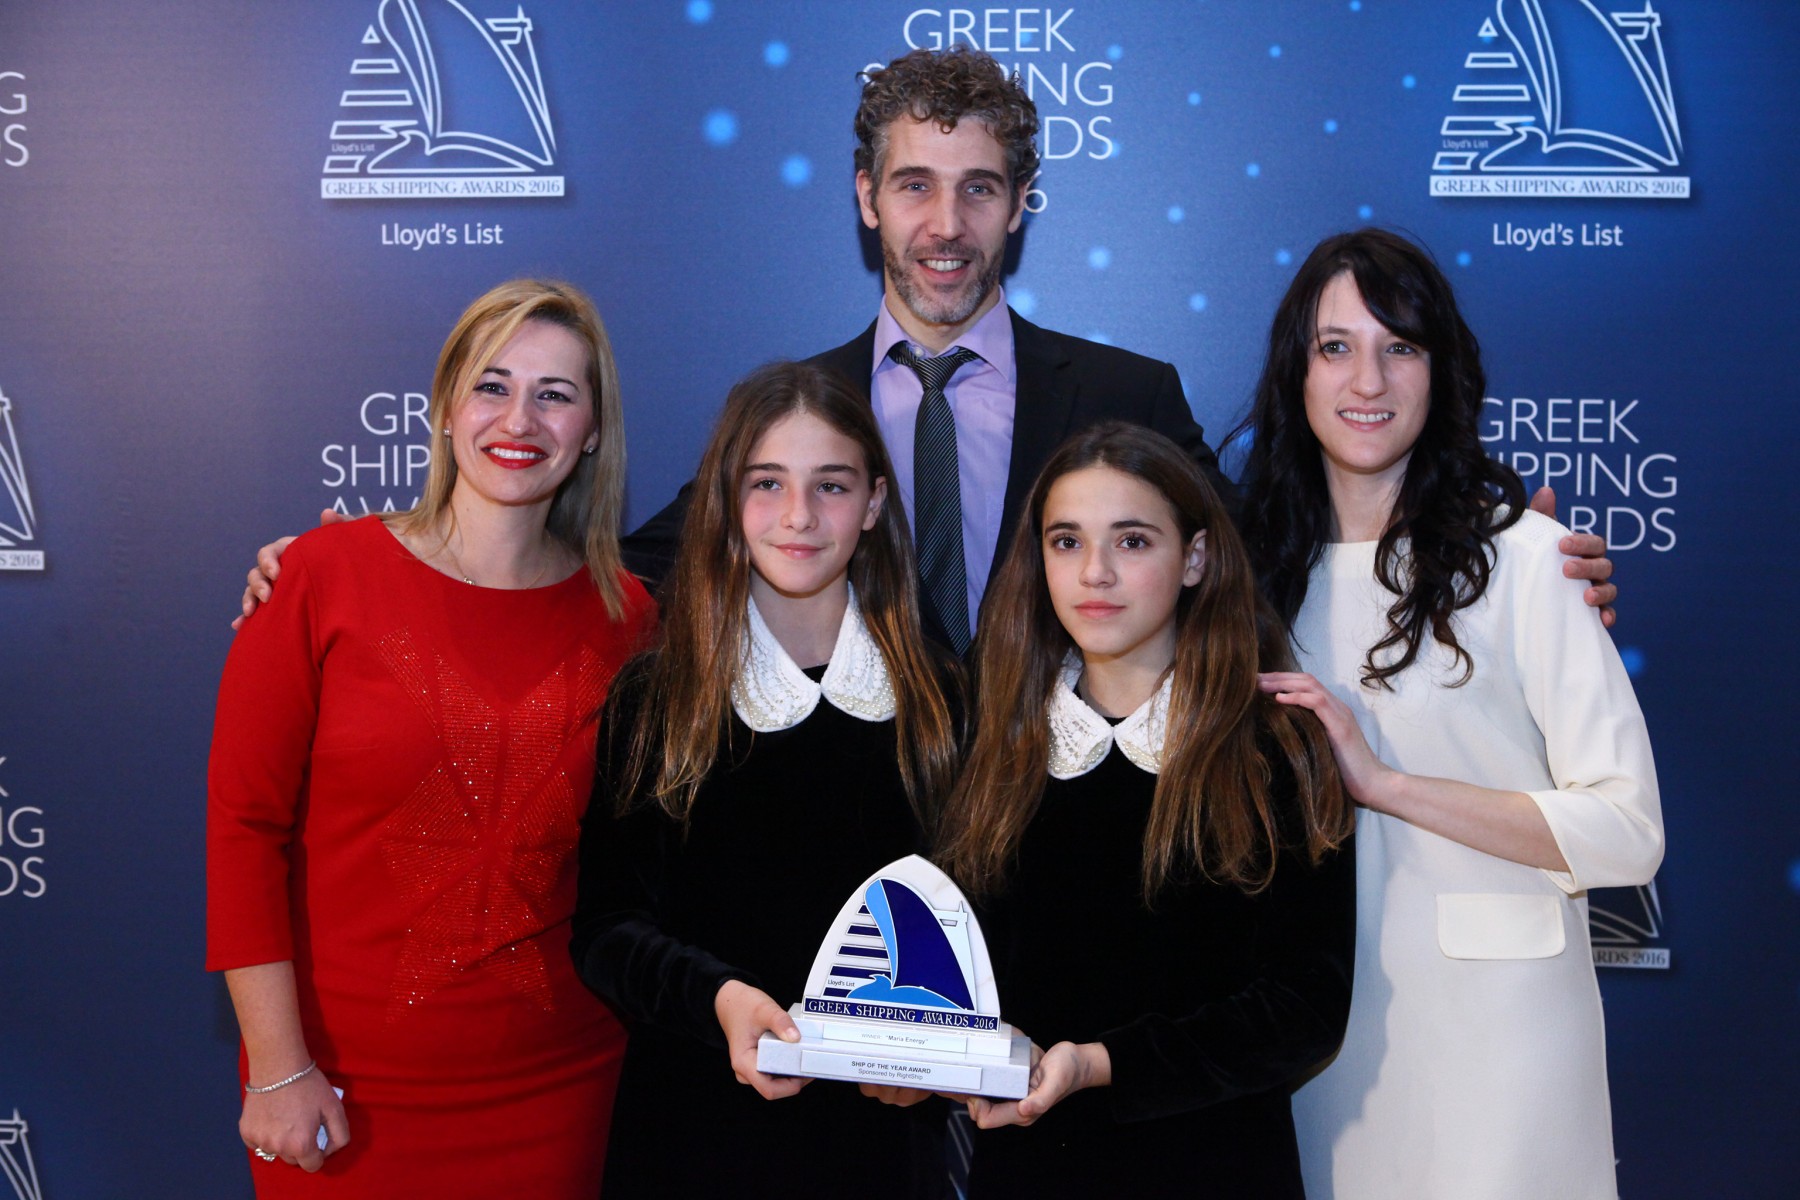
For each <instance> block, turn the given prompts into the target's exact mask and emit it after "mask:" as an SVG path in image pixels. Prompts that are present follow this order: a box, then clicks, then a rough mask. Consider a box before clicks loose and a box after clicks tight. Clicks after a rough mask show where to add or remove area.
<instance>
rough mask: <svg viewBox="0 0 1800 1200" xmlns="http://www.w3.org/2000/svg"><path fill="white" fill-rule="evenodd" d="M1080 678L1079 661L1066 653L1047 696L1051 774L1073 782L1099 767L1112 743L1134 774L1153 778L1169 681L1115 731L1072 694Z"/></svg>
mask: <svg viewBox="0 0 1800 1200" xmlns="http://www.w3.org/2000/svg"><path fill="white" fill-rule="evenodd" d="M1080 678H1081V656H1080V655H1079V654H1074V653H1071V654H1070V655H1069V657H1068V658H1067V659H1065V660H1064V661H1063V665H1062V671H1061V672H1060V673H1059V675H1058V677H1057V681H1056V687H1055V688H1054V689H1053V690H1052V691H1051V693H1050V713H1049V716H1050V774H1051V776H1052V777H1053V778H1056V779H1074V778H1075V777H1076V776H1078V775H1086V774H1087V773H1088V772H1089V771H1091V770H1093V769H1094V768H1095V767H1097V766H1099V765H1100V761H1101V760H1102V759H1104V758H1105V757H1106V752H1107V751H1108V750H1110V749H1111V748H1112V746H1113V744H1114V743H1117V744H1118V747H1119V749H1120V750H1121V751H1122V752H1123V753H1124V755H1125V757H1126V758H1128V759H1130V760H1131V763H1132V765H1133V766H1135V767H1137V768H1138V769H1139V770H1143V771H1148V772H1150V774H1152V775H1155V774H1157V773H1158V771H1159V770H1160V768H1161V767H1162V752H1163V738H1164V737H1165V736H1166V734H1167V732H1168V724H1169V693H1170V692H1171V690H1172V689H1173V687H1174V678H1175V677H1174V675H1173V674H1169V675H1165V676H1163V681H1162V683H1161V684H1159V685H1158V686H1157V689H1156V691H1154V692H1152V693H1151V695H1150V698H1149V699H1148V700H1146V701H1144V702H1143V703H1142V704H1140V705H1138V707H1137V710H1136V711H1135V712H1133V713H1132V714H1131V715H1130V716H1128V717H1126V718H1125V719H1124V720H1123V721H1120V722H1119V723H1118V724H1117V725H1114V724H1113V723H1112V722H1110V721H1108V720H1107V719H1106V718H1105V717H1103V716H1101V715H1100V714H1099V713H1097V712H1095V711H1094V710H1093V709H1092V708H1090V707H1089V706H1088V703H1087V701H1085V700H1083V699H1082V698H1081V697H1080V696H1078V695H1076V694H1075V684H1076V682H1077V681H1078V680H1080Z"/></svg>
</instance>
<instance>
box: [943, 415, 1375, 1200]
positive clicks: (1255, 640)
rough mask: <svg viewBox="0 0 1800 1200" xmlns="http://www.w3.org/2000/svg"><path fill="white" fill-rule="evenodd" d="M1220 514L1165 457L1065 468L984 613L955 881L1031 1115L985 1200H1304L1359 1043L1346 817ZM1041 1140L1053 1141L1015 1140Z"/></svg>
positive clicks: (1129, 452)
mask: <svg viewBox="0 0 1800 1200" xmlns="http://www.w3.org/2000/svg"><path fill="white" fill-rule="evenodd" d="M1287 662H1288V650H1287V643H1286V638H1285V635H1284V633H1283V631H1282V629H1281V627H1280V625H1279V622H1277V621H1276V620H1274V618H1273V617H1272V616H1271V615H1270V613H1269V611H1268V609H1267V608H1266V607H1265V606H1263V605H1262V604H1261V603H1260V602H1259V600H1258V599H1257V594H1256V590H1255V583H1254V580H1253V578H1252V576H1251V573H1250V566H1249V563H1248V560H1247V558H1246V556H1245V553H1244V549H1243V546H1242V544H1241V543H1240V542H1239V541H1238V538H1237V534H1236V533H1235V531H1234V530H1233V529H1232V526H1231V522H1230V520H1229V519H1228V518H1227V516H1226V514H1225V512H1224V509H1223V508H1222V507H1221V505H1220V504H1219V501H1218V498H1217V496H1216V495H1215V494H1214V493H1213V491H1212V489H1211V488H1210V487H1209V486H1208V485H1207V483H1206V482H1205V480H1204V479H1202V478H1201V476H1200V474H1199V472H1198V471H1196V470H1195V469H1194V467H1193V464H1192V463H1191V462H1190V461H1189V460H1188V459H1187V457H1186V456H1185V455H1183V454H1182V453H1181V452H1180V450H1179V449H1178V448H1177V447H1176V446H1175V445H1174V444H1173V443H1172V442H1169V441H1168V440H1167V439H1165V438H1163V437H1161V436H1160V435H1157V434H1155V433H1152V432H1150V431H1148V430H1144V429H1139V428H1136V427H1132V426H1125V425H1106V426H1100V427H1097V428H1095V429H1093V430H1090V431H1088V432H1086V433H1083V434H1080V435H1078V436H1077V437H1075V438H1074V439H1072V440H1071V441H1069V442H1067V443H1065V444H1064V445H1063V447H1062V448H1061V449H1060V450H1058V452H1057V453H1056V454H1055V455H1054V456H1052V458H1051V459H1050V461H1049V463H1048V464H1047V465H1046V466H1045V468H1044V471H1043V473H1042V474H1041V475H1040V476H1039V478H1038V480H1037V482H1036V484H1035V485H1034V487H1033V489H1032V492H1031V497H1030V500H1029V507H1028V509H1027V516H1026V519H1025V520H1024V521H1022V522H1021V523H1020V527H1019V531H1018V534H1017V536H1016V537H1015V538H1014V541H1013V544H1012V548H1011V551H1010V553H1009V555H1008V557H1007V559H1006V562H1005V565H1004V567H1003V568H1002V570H1001V573H1000V575H999V578H998V580H997V582H996V584H995V587H994V590H993V591H992V593H991V594H990V596H989V599H988V602H987V605H986V608H985V610H984V613H983V619H982V628H981V636H980V640H979V642H978V645H977V648H976V681H977V695H978V703H977V707H976V715H977V720H976V731H975V740H974V744H973V749H972V750H971V752H970V758H969V764H968V767H967V769H966V770H965V772H964V775H963V777H962V780H961V781H960V783H959V784H958V786H957V788H956V791H955V793H954V794H953V797H952V800H951V802H950V805H949V808H948V811H947V813H946V817H945V824H944V829H943V834H942V852H941V854H940V855H939V861H940V862H943V863H944V864H946V865H947V866H948V867H949V869H950V870H951V871H952V873H953V874H954V875H956V877H957V878H958V879H959V881H960V882H961V883H962V884H963V885H964V887H965V888H967V889H968V890H969V891H970V893H971V895H972V896H973V897H975V898H976V899H977V902H978V903H979V904H980V905H981V906H982V911H983V916H982V923H983V929H984V932H985V933H986V935H987V938H988V944H989V948H990V951H991V952H992V954H993V960H994V966H995V973H996V977H997V982H998V984H999V991H1000V1003H1001V1009H1002V1013H1003V1015H1004V1016H1005V1018H1006V1019H1007V1020H1008V1021H1010V1022H1012V1023H1013V1024H1014V1025H1015V1026H1016V1027H1018V1028H1021V1029H1023V1030H1024V1031H1025V1032H1027V1033H1028V1034H1030V1035H1032V1037H1033V1040H1034V1042H1035V1043H1036V1045H1037V1046H1039V1047H1048V1049H1045V1050H1042V1051H1041V1052H1040V1053H1041V1057H1039V1058H1038V1060H1037V1062H1036V1065H1035V1067H1034V1069H1033V1072H1032V1077H1031V1091H1030V1094H1029V1095H1027V1096H1026V1097H1025V1098H1024V1099H1023V1100H1020V1101H1017V1102H1009V1103H999V1102H994V1101H988V1100H980V1099H976V1100H971V1101H970V1112H971V1115H972V1116H973V1117H974V1118H975V1120H976V1123H977V1124H978V1125H979V1126H980V1127H981V1128H982V1130H983V1132H981V1133H978V1134H977V1136H976V1138H975V1159H974V1170H973V1175H972V1178H971V1181H970V1183H971V1195H972V1196H1032V1197H1034V1200H1035V1198H1041V1197H1045V1196H1083V1197H1086V1196H1114V1195H1116V1196H1134V1197H1140V1196H1161V1195H1179V1196H1183V1197H1207V1196H1218V1197H1232V1198H1234V1200H1235V1198H1239V1197H1257V1198H1258V1200H1266V1198H1269V1197H1286V1196H1296V1197H1297V1196H1301V1195H1302V1194H1303V1193H1302V1188H1301V1183H1300V1171H1299V1161H1298V1156H1297V1152H1296V1149H1295V1143H1294V1127H1293V1120H1292V1118H1291V1116H1290V1115H1289V1112H1288V1092H1289V1090H1290V1089H1291V1087H1292V1086H1293V1085H1294V1084H1296V1083H1297V1082H1298V1081H1299V1080H1300V1079H1301V1078H1302V1077H1303V1076H1304V1075H1305V1074H1306V1072H1307V1071H1308V1069H1309V1068H1310V1067H1312V1066H1314V1065H1315V1064H1317V1063H1318V1062H1319V1061H1320V1060H1322V1059H1324V1058H1325V1057H1326V1056H1327V1055H1328V1054H1330V1053H1331V1051H1332V1050H1333V1049H1334V1048H1335V1047H1336V1046H1337V1044H1338V1042H1339V1041H1340V1039H1341V1038H1342V1036H1343V1031H1344V1023H1345V1019H1346V1016H1347V1014H1348V1011H1349V1003H1350V967H1351V961H1352V957H1351V954H1352V940H1353V929H1354V920H1355V914H1354V873H1353V864H1352V858H1351V856H1350V855H1349V854H1348V853H1347V852H1346V846H1345V843H1346V842H1347V841H1348V839H1349V836H1350V828H1351V810H1350V807H1349V805H1348V804H1347V802H1346V801H1345V799H1344V797H1343V794H1342V791H1341V789H1340V787H1339V785H1338V780H1337V777H1336V774H1335V771H1334V769H1333V766H1332V760H1331V755H1330V751H1329V749H1328V747H1327V746H1326V743H1325V740H1324V737H1323V734H1322V731H1321V730H1320V729H1319V727H1318V725H1317V723H1316V721H1314V720H1313V719H1312V718H1311V717H1310V715H1308V714H1300V713H1298V712H1296V711H1294V710H1291V709H1286V708H1283V707H1281V706H1279V705H1277V704H1275V703H1274V701H1273V700H1271V699H1268V698H1265V697H1263V696H1261V695H1260V694H1259V693H1258V691H1257V672H1258V671H1259V670H1276V669H1285V664H1286V663H1287ZM1020 1126H1034V1127H1033V1128H1019V1127H1020Z"/></svg>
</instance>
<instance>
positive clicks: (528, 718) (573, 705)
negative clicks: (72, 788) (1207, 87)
mask: <svg viewBox="0 0 1800 1200" xmlns="http://www.w3.org/2000/svg"><path fill="white" fill-rule="evenodd" d="M281 566H282V570H281V581H280V584H279V585H278V586H277V587H276V589H275V594H274V598H273V599H271V600H270V601H269V603H267V604H265V605H264V606H263V607H262V608H261V610H259V611H258V612H257V614H256V615H255V616H254V617H252V618H251V619H250V620H249V622H248V623H246V625H245V626H244V629H243V631H242V632H241V633H239V634H238V636H237V639H236V642H235V644H234V645H233V646H232V649H231V654H230V656H229V657H228V658H227V660H226V663H225V675H224V680H223V682H222V683H221V684H220V688H219V707H218V714H217V717H216V720H215V724H214V729H213V744H212V759H211V764H210V768H209V772H208V813H207V968H208V969H209V970H224V969H226V968H230V967H243V966H253V965H256V964H258V963H266V962H279V961H282V960H285V959H290V958H291V959H292V960H293V962H294V967H295V972H296V975H297V977H298V979H299V998H300V1013H301V1021H302V1023H303V1025H304V1027H305V1031H306V1044H307V1048H308V1050H309V1051H310V1052H311V1053H312V1054H313V1055H314V1056H315V1057H316V1058H317V1059H318V1063H319V1068H320V1069H321V1070H322V1071H324V1072H325V1074H326V1075H327V1076H328V1077H329V1078H330V1080H331V1082H332V1083H333V1084H334V1085H336V1086H338V1087H341V1088H343V1089H344V1109H345V1113H346V1115H347V1116H348V1119H349V1122H350V1137H351V1141H350V1145H349V1146H348V1147H346V1148H345V1149H344V1150H342V1151H341V1152H339V1153H336V1154H334V1155H332V1156H331V1157H330V1158H328V1159H326V1160H325V1167H324V1169H323V1170H322V1171H321V1172H319V1173H318V1174H317V1175H307V1174H306V1173H304V1172H302V1171H299V1170H297V1169H295V1168H293V1167H291V1166H289V1165H287V1164H285V1163H276V1164H264V1163H259V1162H256V1161H255V1160H252V1175H253V1178H254V1179H255V1181H256V1185H257V1194H258V1196H259V1197H265V1198H266V1197H276V1196H287V1195H294V1196H315V1195H331V1196H368V1197H383V1198H386V1197H394V1196H452V1195H495V1196H498V1195H518V1196H532V1197H558V1198H560V1197H580V1198H581V1200H591V1198H592V1197H593V1196H595V1195H596V1194H597V1193H598V1190H599V1181H600V1171H601V1165H602V1160H603V1158H604V1154H605V1145H606V1131H607V1125H608V1122H609V1118H610V1115H611V1108H612V1094H613V1089H614V1085H615V1083H616V1081H617V1077H618V1069H619V1063H620V1060H621V1056H622V1054H623V1050H624V1042H625V1034H624V1031H623V1029H622V1028H621V1027H620V1025H619V1023H618V1021H617V1020H616V1019H615V1018H614V1017H613V1015H612V1014H611V1013H610V1012H609V1011H608V1010H607V1009H606V1008H605V1007H604V1006H602V1005H601V1004H600V1002H599V1001H597V1000H596V999H594V997H593V996H592V994H591V993H589V992H588V990H587V989H586V988H585V987H584V986H583V985H582V984H581V982H580V981H579V980H578V979H577V978H576V975H575V971H574V967H573V964H572V962H571V961H570V958H569V950H568V946H569V914H570V912H571V911H572V910H573V908H574V904H575V845H576V840H577V838H578V835H579V832H580V820H581V816H582V813H583V812H584V810H585V809H586V806H587V800H588V793H589V789H590V787H591V785H592V781H593V776H594V731H595V730H594V717H595V714H596V713H597V712H598V711H599V707H600V703H601V701H602V699H603V698H604V696H605V693H606V687H607V684H608V683H609V682H610V681H611V679H612V677H613V674H614V672H615V671H617V670H618V668H619V666H620V665H621V664H622V663H623V662H624V661H625V659H626V658H627V657H629V656H630V654H631V653H632V652H633V651H634V650H635V649H636V648H637V647H638V645H639V643H640V642H641V641H643V640H644V637H645V635H646V634H647V632H648V630H649V628H650V626H651V625H652V623H653V621H654V605H653V604H652V602H651V600H650V598H649V596H648V595H647V594H646V593H645V592H644V589H643V588H642V587H641V586H640V585H639V584H638V583H637V581H636V580H635V579H631V578H629V577H626V579H625V605H626V612H625V616H624V619H623V620H621V621H617V622H614V621H610V620H608V619H607V616H606V610H605V607H604V605H603V604H602V603H601V600H600V595H599V593H598V591H596V589H595V588H594V586H593V584H592V582H591V581H590V579H589V577H588V575H587V573H586V572H585V571H578V572H576V574H575V575H574V576H572V577H571V578H569V579H567V580H564V581H563V582H561V583H558V584H554V585H551V586H549V587H541V588H534V589H530V590H527V591H499V590H494V589H488V588H478V587H471V586H469V585H468V584H466V583H462V582H461V581H459V580H455V579H451V578H449V577H447V576H445V575H442V574H440V573H439V572H437V571H435V570H433V569H432V568H430V567H428V566H426V565H425V564H424V563H422V562H420V561H419V560H418V559H417V558H415V557H414V556H413V555H412V554H411V553H410V552H408V551H407V550H406V548H405V547H404V546H402V545H401V544H400V542H399V541H398V540H397V539H396V538H395V537H394V536H393V535H392V534H391V533H390V532H388V530H387V528H386V527H385V526H384V525H383V524H382V523H381V522H380V520H379V519H376V518H365V519H363V520H359V521H354V522H351V523H348V524H345V525H340V526H332V527H329V528H325V529H319V530H316V531H314V532H312V533H309V534H307V535H306V536H304V537H302V538H301V539H299V540H298V541H297V542H295V543H294V544H293V546H292V547H291V548H290V549H289V550H288V552H287V554H286V555H285V556H284V557H283V558H282V564H281Z"/></svg>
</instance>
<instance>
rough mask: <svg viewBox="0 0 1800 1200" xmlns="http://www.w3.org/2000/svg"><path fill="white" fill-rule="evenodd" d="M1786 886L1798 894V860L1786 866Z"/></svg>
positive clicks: (1799, 863) (1799, 885)
mask: <svg viewBox="0 0 1800 1200" xmlns="http://www.w3.org/2000/svg"><path fill="white" fill-rule="evenodd" d="M1788 886H1789V887H1791V888H1793V889H1794V890H1795V891H1796V892H1800V858H1796V859H1795V860H1794V861H1793V862H1791V863H1789V864H1788Z"/></svg>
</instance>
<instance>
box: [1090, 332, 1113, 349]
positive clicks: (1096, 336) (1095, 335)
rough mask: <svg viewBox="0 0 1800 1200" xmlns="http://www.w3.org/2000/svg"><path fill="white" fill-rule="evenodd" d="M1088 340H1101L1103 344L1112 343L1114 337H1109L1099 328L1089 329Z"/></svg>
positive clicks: (1108, 344)
mask: <svg viewBox="0 0 1800 1200" xmlns="http://www.w3.org/2000/svg"><path fill="white" fill-rule="evenodd" d="M1087 340H1088V341H1090V342H1099V343H1100V344H1101V345H1102V346H1110V345H1112V339H1111V338H1109V337H1107V336H1106V335H1105V334H1104V333H1101V332H1100V331H1099V330H1098V329H1091V330H1089V331H1088V335H1087Z"/></svg>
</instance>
